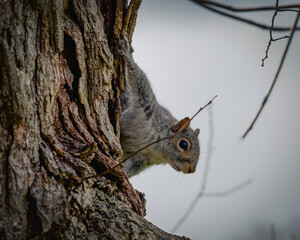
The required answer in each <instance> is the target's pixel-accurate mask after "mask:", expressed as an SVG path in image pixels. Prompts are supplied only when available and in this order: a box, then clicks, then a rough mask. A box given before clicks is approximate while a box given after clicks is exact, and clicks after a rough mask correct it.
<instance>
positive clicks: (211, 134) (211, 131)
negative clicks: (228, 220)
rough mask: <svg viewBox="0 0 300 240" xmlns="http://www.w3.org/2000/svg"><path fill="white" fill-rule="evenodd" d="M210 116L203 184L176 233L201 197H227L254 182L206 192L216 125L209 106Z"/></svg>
mask: <svg viewBox="0 0 300 240" xmlns="http://www.w3.org/2000/svg"><path fill="white" fill-rule="evenodd" d="M207 110H208V116H209V119H208V120H209V138H208V144H207V155H206V159H205V166H204V174H203V178H202V184H201V186H200V190H199V192H198V194H197V195H196V197H195V198H194V200H193V201H192V202H191V204H190V205H189V207H188V209H187V210H186V212H185V213H184V215H183V216H182V217H181V218H180V219H179V220H178V222H177V223H176V224H175V226H174V227H173V229H172V230H171V232H173V233H175V232H176V231H177V230H178V228H179V227H180V226H181V225H182V224H183V223H184V222H185V221H186V219H187V218H188V217H189V216H190V214H191V213H192V211H193V210H194V208H195V206H196V204H197V203H198V201H199V199H201V198H203V197H226V196H228V195H231V194H233V193H235V192H237V191H239V190H241V189H243V188H245V187H246V186H248V185H249V184H251V183H252V180H251V179H248V180H247V181H245V182H242V183H240V184H239V185H237V186H234V187H232V188H230V189H228V190H226V191H223V192H206V191H205V190H206V186H207V180H208V175H209V168H210V163H211V156H212V151H213V140H214V125H213V111H212V109H211V108H208V109H207Z"/></svg>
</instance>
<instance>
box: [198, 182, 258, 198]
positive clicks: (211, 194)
mask: <svg viewBox="0 0 300 240" xmlns="http://www.w3.org/2000/svg"><path fill="white" fill-rule="evenodd" d="M251 183H252V179H248V180H246V181H244V182H242V183H240V184H238V185H237V186H234V187H232V188H230V189H228V190H226V191H223V192H206V193H204V195H203V197H227V196H228V195H231V194H233V193H235V192H237V191H239V190H241V189H243V188H245V187H247V186H248V185H250V184H251Z"/></svg>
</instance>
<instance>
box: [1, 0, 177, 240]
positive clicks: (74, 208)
mask: <svg viewBox="0 0 300 240" xmlns="http://www.w3.org/2000/svg"><path fill="white" fill-rule="evenodd" d="M140 4H141V0H132V1H131V2H130V4H129V6H128V7H127V1H126V0H115V1H107V0H69V1H67V0H65V1H62V0H61V1H60V0H34V1H25V0H24V1H21V0H15V1H6V0H2V1H0V66H1V68H0V239H179V237H176V236H173V235H169V234H167V233H165V232H164V231H162V230H160V229H158V228H157V227H155V226H153V225H152V224H151V223H149V222H147V221H146V220H144V219H143V215H144V213H145V207H144V203H145V200H144V197H143V194H141V193H139V192H137V191H136V190H134V189H133V188H132V186H131V184H130V182H129V181H128V178H127V177H126V174H125V173H124V172H123V170H122V169H121V168H116V169H115V170H113V171H111V172H110V173H108V174H106V175H105V176H104V177H101V178H91V179H89V180H86V181H83V180H82V179H83V178H85V177H88V176H91V175H94V174H97V173H100V172H103V171H105V170H107V169H108V168H109V167H112V166H114V165H115V164H117V163H118V162H119V161H120V160H121V158H122V149H121V145H120V142H119V136H120V127H119V119H120V114H121V109H120V94H121V92H122V91H123V90H124V86H125V81H124V67H123V65H122V62H121V59H120V57H118V56H117V55H116V48H117V41H116V40H117V39H118V38H119V37H120V36H121V35H126V36H127V37H128V39H129V40H131V38H132V34H133V30H134V26H135V21H136V17H137V10H138V8H139V6H140Z"/></svg>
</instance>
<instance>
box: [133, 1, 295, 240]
mask: <svg viewBox="0 0 300 240" xmlns="http://www.w3.org/2000/svg"><path fill="white" fill-rule="evenodd" d="M223 2H226V3H230V4H231V5H236V6H250V5H251V6H255V5H273V4H275V1H223ZM281 2H282V3H284V4H286V3H289V2H291V1H287V0H285V1H281ZM295 2H296V1H295ZM241 4H242V5H241ZM272 14H273V13H272V12H263V13H259V14H258V13H251V14H250V13H247V14H244V15H243V16H246V17H251V18H252V19H254V20H256V21H262V22H265V23H267V24H269V23H271V18H272ZM295 15H296V14H295V13H291V12H281V13H279V15H278V17H277V18H276V20H275V23H276V25H291V24H292V22H293V21H294V17H295ZM299 25H300V24H299ZM282 34H284V33H275V36H282ZM268 40H269V33H268V31H263V30H260V29H258V28H255V27H252V26H249V25H246V24H243V23H239V22H236V21H234V20H231V19H228V18H225V17H222V16H218V15H216V14H214V13H211V12H208V11H207V10H204V9H203V8H201V7H199V6H197V5H195V4H193V3H192V2H190V1H188V0H143V3H142V5H141V9H140V11H139V16H138V21H137V26H136V30H135V33H134V38H133V47H134V49H135V52H134V58H135V60H136V62H137V63H138V64H139V66H140V67H141V68H142V69H143V70H144V71H145V72H146V74H147V76H148V77H149V79H150V82H151V84H152V86H153V89H154V92H155V93H156V96H157V99H158V101H159V102H160V103H161V104H162V105H163V106H165V107H166V108H167V109H169V110H170V112H171V113H172V114H173V115H174V116H176V118H177V119H181V118H183V117H186V116H192V115H193V114H194V113H195V112H196V111H197V110H198V108H199V107H201V106H202V105H205V104H206V103H207V102H208V101H209V100H210V99H211V98H212V97H213V96H214V95H216V94H217V95H218V98H217V99H215V101H214V104H213V106H212V108H213V109H212V110H213V123H214V132H215V134H214V142H213V152H212V159H211V168H210V172H209V177H208V184H207V191H209V192H222V191H225V190H227V189H230V188H231V187H233V186H235V185H237V184H239V183H241V182H243V181H245V180H247V179H252V180H253V183H252V184H251V185H249V186H248V187H247V188H245V189H242V190H240V191H239V192H237V193H235V194H232V195H230V196H227V197H222V198H203V199H201V200H200V201H199V202H198V204H197V205H196V207H195V209H194V210H193V212H192V214H191V215H190V216H189V218H188V219H187V220H186V221H185V222H184V224H183V225H182V226H181V227H180V228H179V229H178V231H177V232H176V234H179V235H185V236H187V237H191V238H192V239H206V240H227V239H228V240H229V239H251V238H250V237H249V236H255V234H256V239H259V237H258V235H257V234H259V233H257V232H258V231H261V232H264V231H265V232H266V235H268V234H269V226H270V224H271V223H273V224H274V226H275V228H276V231H277V232H278V234H281V235H280V236H279V238H278V239H291V238H290V234H291V233H294V234H298V235H296V236H297V237H298V238H297V239H300V233H299V232H300V230H298V232H296V230H295V229H296V228H298V229H300V187H299V182H300V174H299V171H300V127H299V126H300V124H299V123H300V107H299V103H300V101H299V100H300V97H299V96H300V95H299V92H300V81H299V80H300V79H299V76H300V65H299V62H300V61H299V59H300V47H299V46H300V34H299V33H297V34H295V36H294V39H293V42H292V46H291V48H290V51H289V53H288V56H287V58H286V62H285V64H284V66H283V69H282V72H281V73H280V76H279V79H278V82H277V84H276V85H275V88H274V91H273V93H272V95H271V97H270V98H269V101H268V103H267V106H266V107H265V109H264V110H263V112H262V115H261V116H260V118H259V119H258V122H257V124H256V125H255V127H254V129H253V130H252V131H251V132H250V133H249V135H248V137H247V138H246V139H245V140H243V141H242V140H241V135H242V134H243V132H244V131H245V130H246V128H247V126H248V125H249V123H250V122H251V120H252V118H253V116H254V114H255V113H256V111H257V109H258V108H259V106H260V104H261V102H262V99H263V97H264V95H265V93H266V92H267V90H268V88H269V86H270V83H271V81H272V79H273V77H274V74H275V71H276V69H277V66H278V64H279V61H280V58H281V55H282V52H283V50H284V46H285V44H286V42H287V40H286V39H284V40H281V41H277V42H273V43H272V46H271V48H270V52H269V59H267V60H266V62H265V67H261V66H260V65H261V59H262V58H263V57H264V54H265V50H266V46H267V43H268ZM192 127H193V128H198V127H200V129H201V132H200V136H199V139H200V143H201V156H200V160H199V164H198V169H197V172H196V173H194V174H191V175H184V174H183V173H178V172H176V171H175V170H173V169H172V168H171V167H170V166H169V165H165V166H155V167H152V168H151V169H149V170H147V171H144V172H142V173H141V174H139V175H138V176H136V177H133V178H131V181H132V183H133V185H134V187H135V188H136V189H138V190H139V191H141V192H144V193H145V194H146V199H147V216H146V218H147V219H148V220H149V221H151V222H152V223H153V224H155V225H157V226H159V227H160V228H162V229H164V230H166V231H171V229H172V228H173V227H174V225H175V224H176V222H177V221H178V220H179V219H180V218H181V217H182V215H183V214H184V212H185V211H186V210H187V208H188V206H189V204H190V203H191V201H192V200H193V199H194V197H195V196H196V195H197V193H198V191H199V189H200V186H201V182H202V177H203V169H204V162H205V158H206V156H207V140H208V137H209V128H208V114H207V111H203V112H202V113H200V115H198V116H197V118H196V119H195V120H194V121H193V122H192ZM279 232H280V233H279ZM262 234H264V233H262ZM246 236H247V238H246ZM253 239H255V238H254V237H253Z"/></svg>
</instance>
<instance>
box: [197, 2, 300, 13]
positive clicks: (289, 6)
mask: <svg viewBox="0 0 300 240" xmlns="http://www.w3.org/2000/svg"><path fill="white" fill-rule="evenodd" d="M197 2H199V3H200V2H202V3H203V4H207V5H212V6H216V7H220V8H223V9H226V10H229V11H232V12H257V11H269V10H275V9H276V8H275V7H274V6H263V7H247V8H237V7H233V6H229V5H225V4H222V3H217V2H214V1H205V0H198V1H197ZM299 7H300V4H289V5H281V6H278V9H279V10H285V9H290V8H299ZM295 11H297V10H295Z"/></svg>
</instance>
